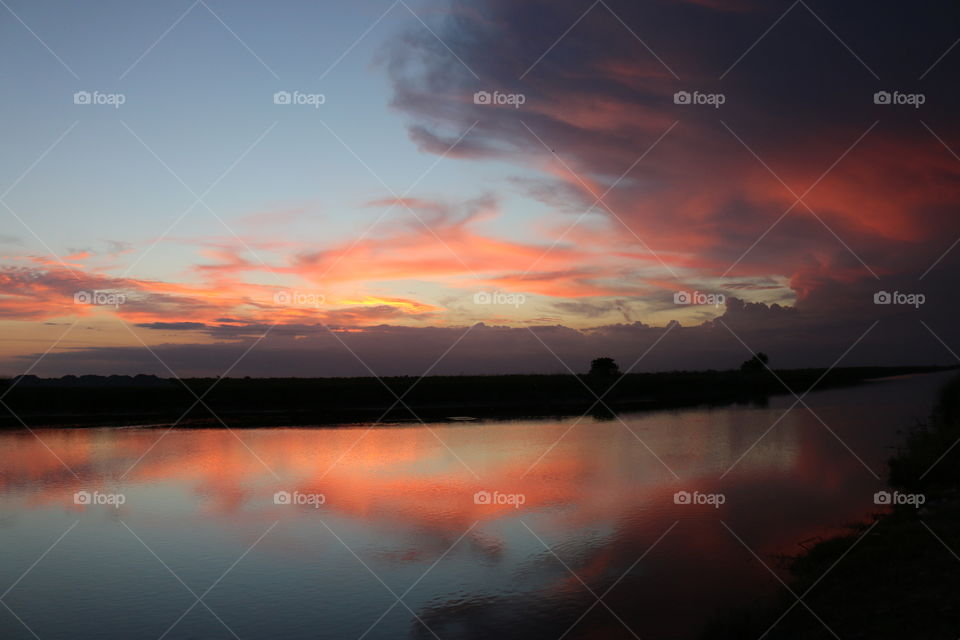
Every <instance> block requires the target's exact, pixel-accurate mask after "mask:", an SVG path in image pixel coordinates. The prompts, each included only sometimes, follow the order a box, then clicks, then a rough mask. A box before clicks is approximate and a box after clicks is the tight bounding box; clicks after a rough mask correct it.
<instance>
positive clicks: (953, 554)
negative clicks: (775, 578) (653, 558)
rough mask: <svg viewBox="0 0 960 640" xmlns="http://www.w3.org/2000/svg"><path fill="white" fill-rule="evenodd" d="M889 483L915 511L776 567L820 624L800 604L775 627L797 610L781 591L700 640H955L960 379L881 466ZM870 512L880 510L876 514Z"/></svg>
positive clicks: (861, 526)
mask: <svg viewBox="0 0 960 640" xmlns="http://www.w3.org/2000/svg"><path fill="white" fill-rule="evenodd" d="M908 426H909V425H905V427H908ZM888 482H889V485H890V487H889V489H888V490H887V493H889V494H892V493H893V492H899V493H900V494H901V495H907V496H922V497H923V498H922V503H921V504H919V506H917V504H911V503H903V504H893V506H892V510H890V511H889V512H884V513H878V514H876V515H875V516H874V517H873V520H872V521H871V522H863V523H855V524H852V525H850V526H849V532H848V533H847V534H844V535H840V536H837V537H834V538H830V539H827V540H823V541H820V542H818V543H816V544H814V545H813V546H811V547H810V548H809V550H808V551H806V552H805V553H803V554H802V555H800V556H797V557H789V558H781V563H782V564H785V565H786V567H787V568H789V570H790V574H791V576H792V580H791V581H790V582H789V583H788V584H789V588H790V589H791V590H792V591H793V592H794V593H796V594H797V595H798V596H802V597H803V602H804V603H805V604H806V606H808V607H809V608H810V610H812V611H814V612H816V615H817V616H819V617H820V618H821V619H822V622H821V621H818V620H817V619H816V618H815V617H814V616H813V615H812V614H811V613H810V611H809V610H807V609H806V607H805V606H803V605H799V604H798V605H796V606H794V607H793V608H792V610H790V612H789V613H788V614H786V615H785V616H783V618H782V619H780V620H779V621H778V618H780V617H781V616H782V615H783V614H784V612H786V611H788V609H790V608H791V606H792V605H794V604H795V602H796V598H794V597H793V596H791V595H790V594H789V593H788V592H787V590H786V589H783V588H782V587H781V588H780V594H781V596H780V597H779V598H778V600H777V601H776V602H775V603H774V604H772V605H770V606H761V607H757V608H754V609H744V610H739V611H734V612H729V613H728V614H726V615H725V616H723V617H721V618H720V619H718V620H717V621H716V622H715V623H714V624H712V625H711V626H710V627H709V628H708V629H707V631H706V632H705V633H704V634H703V638H704V639H705V640H707V639H709V640H726V639H733V638H737V639H740V638H759V637H761V636H762V637H765V638H771V639H774V640H780V639H784V640H785V639H795V638H804V639H809V640H820V639H827V638H835V637H840V638H872V639H879V640H888V639H889V640H894V639H897V640H900V639H902V638H925V639H928V640H940V639H942V640H955V639H956V638H957V634H958V629H960V596H958V595H957V594H960V557H958V555H957V554H960V376H958V377H955V378H953V379H952V380H951V381H950V382H948V383H947V384H946V385H945V386H944V387H943V389H942V390H941V391H940V394H939V397H938V399H937V402H936V405H935V407H934V409H933V411H932V413H931V416H930V418H929V419H928V420H927V421H926V422H924V423H922V424H918V425H915V426H914V427H913V428H912V429H909V432H908V434H907V437H906V440H905V442H904V443H903V445H902V447H901V448H900V450H899V451H898V452H897V453H896V454H895V455H894V456H893V457H892V458H891V459H890V460H889V475H888ZM913 502H914V503H916V502H917V501H916V500H914V501H913ZM877 511H878V512H880V511H886V510H885V508H884V507H883V506H878V507H877ZM837 524H842V523H837ZM824 623H825V624H824ZM827 627H829V630H828V629H827ZM834 634H836V635H834Z"/></svg>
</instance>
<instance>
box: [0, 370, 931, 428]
mask: <svg viewBox="0 0 960 640" xmlns="http://www.w3.org/2000/svg"><path fill="white" fill-rule="evenodd" d="M935 370H939V368H937V367H850V368H838V369H834V370H832V371H830V372H829V373H828V372H826V371H825V370H823V369H792V370H781V371H777V375H776V376H774V375H771V374H770V373H769V372H767V371H759V372H753V373H750V372H743V371H675V372H665V373H635V374H633V373H632V374H628V375H625V376H623V377H622V378H621V377H619V376H616V375H612V376H597V375H580V376H573V375H569V374H558V375H503V376H430V377H426V378H422V379H420V378H416V377H385V378H372V377H368V378H224V379H216V378H188V379H184V380H182V381H178V380H171V379H164V378H156V377H153V376H136V377H133V378H131V377H127V376H107V377H101V376H82V377H72V376H67V377H64V378H57V379H41V378H36V377H32V376H26V377H23V378H22V379H19V380H17V379H14V380H7V381H2V383H0V394H3V395H4V396H5V397H4V402H5V403H6V404H7V405H8V406H9V407H10V409H11V410H12V412H13V414H15V415H11V414H10V412H4V413H3V415H0V426H6V427H18V426H22V425H21V424H20V422H19V420H18V418H20V419H22V420H23V421H24V422H25V423H26V424H27V425H29V426H31V427H35V426H43V425H49V426H53V425H59V426H82V425H86V424H96V425H110V424H164V423H172V422H176V421H178V420H179V424H181V425H184V426H189V425H204V426H207V425H210V426H217V425H219V424H220V423H219V420H218V419H217V418H215V417H214V415H212V413H211V412H213V414H216V416H219V418H222V419H223V420H224V421H225V422H226V423H227V424H228V425H229V426H231V427H234V426H238V427H243V426H272V425H310V424H338V423H357V422H373V421H378V420H382V421H386V422H393V421H406V420H414V421H415V420H417V418H420V419H423V420H430V421H434V420H444V419H446V418H448V417H449V416H472V417H477V418H492V419H498V418H514V417H557V416H571V415H573V416H579V415H583V414H585V413H588V412H590V413H593V414H595V415H598V416H604V415H609V412H610V411H637V410H647V409H665V408H675V407H685V406H693V405H725V404H733V403H761V404H762V403H763V402H765V401H766V399H767V398H768V397H769V396H771V395H777V394H784V393H788V390H787V389H786V388H785V387H784V384H785V385H786V386H788V387H789V388H790V389H792V390H793V391H794V392H795V393H797V394H802V393H803V392H805V391H806V390H807V389H809V388H810V387H811V385H814V384H815V383H816V384H817V388H818V389H820V388H829V387H838V386H844V385H853V384H859V383H861V382H863V381H865V380H867V379H871V378H881V377H887V376H893V375H900V374H906V373H919V372H928V371H935ZM781 381H782V382H781ZM8 390H9V393H6V392H7V391H8ZM594 394H596V396H602V397H603V404H598V403H597V402H596V396H595V395H594ZM197 396H199V397H201V398H202V399H203V402H202V403H198V402H197V400H196V397H197ZM398 397H399V398H402V402H400V401H398V399H397V398H398Z"/></svg>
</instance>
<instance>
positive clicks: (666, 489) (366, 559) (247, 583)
mask: <svg viewBox="0 0 960 640" xmlns="http://www.w3.org/2000/svg"><path fill="white" fill-rule="evenodd" d="M949 375H950V374H931V375H923V376H912V377H905V378H899V379H893V380H886V381H881V382H874V383H869V384H866V385H863V386H860V387H856V388H851V389H842V390H831V391H824V392H816V393H813V394H811V395H809V396H807V398H806V399H805V401H806V402H807V403H808V404H809V406H810V408H811V409H812V411H811V410H808V409H806V408H803V407H802V406H801V407H797V408H794V409H793V410H792V411H790V412H788V413H786V415H784V412H785V411H786V409H787V408H788V407H790V405H791V404H793V403H794V401H795V400H794V398H792V397H781V398H775V399H772V400H771V401H770V404H769V406H766V407H755V406H750V407H748V406H735V407H727V408H720V409H690V410H682V411H673V412H657V413H648V414H632V415H624V416H621V419H622V421H621V419H615V420H606V421H599V420H596V419H593V418H586V419H583V420H575V419H569V420H530V421H510V422H502V423H460V424H452V425H451V424H430V425H425V426H424V425H417V426H390V427H376V428H368V427H349V428H346V427H344V428H328V429H301V428H296V429H292V428H291V429H286V428H273V429H255V430H238V431H235V432H231V431H227V430H206V429H204V430H173V431H169V432H167V431H165V430H164V429H147V428H126V429H56V430H37V431H36V436H38V437H39V439H38V437H34V435H31V434H30V433H27V432H25V431H7V432H2V433H0V491H2V493H0V550H2V555H0V590H2V591H6V593H5V594H3V596H2V597H0V604H5V605H6V607H7V608H3V607H0V637H2V638H9V639H11V640H19V639H21V638H23V639H30V638H35V637H38V638H40V639H41V640H58V639H68V638H69V639H76V638H98V639H110V638H124V639H127V638H148V639H153V640H156V639H157V638H161V637H163V638H243V639H244V640H247V639H258V638H263V639H268V638H290V639H301V638H302V639H307V638H371V639H372V638H406V637H413V638H439V639H442V640H455V639H464V638H471V639H472V638H484V639H485V640H488V639H489V638H490V637H491V636H492V637H497V638H527V639H529V638H549V639H550V640H556V639H557V638H560V637H567V638H635V637H642V638H644V639H645V640H646V639H648V638H690V637H695V636H696V634H697V632H698V630H699V629H700V628H701V626H702V625H703V624H704V623H705V622H706V621H708V620H711V619H712V618H713V617H714V616H715V615H717V613H718V612H722V611H724V610H727V609H728V608H730V607H734V606H742V605H745V604H749V603H751V602H754V601H755V600H756V599H758V598H765V597H769V596H770V595H772V594H775V593H776V592H777V590H778V589H783V587H782V586H780V585H779V583H778V582H777V581H776V579H775V578H774V577H773V576H772V575H771V573H770V572H769V571H768V568H767V567H765V566H764V564H762V563H765V564H766V565H767V566H769V567H770V569H771V570H773V571H777V572H780V571H781V570H780V568H779V567H778V566H777V564H776V562H775V556H776V555H777V554H780V553H796V552H798V551H799V550H800V548H801V547H800V545H801V544H805V543H807V542H808V541H810V540H811V539H814V538H816V537H817V536H822V535H827V534H829V533H831V532H836V531H837V528H838V527H840V526H842V525H844V524H846V523H849V522H852V521H855V520H858V519H861V518H865V517H867V516H868V515H869V514H870V513H871V512H875V511H877V510H878V507H876V506H875V505H874V504H873V493H874V492H875V491H877V490H878V489H880V488H882V486H883V482H882V478H883V477H884V474H885V472H886V470H885V468H884V463H885V460H886V459H887V458H888V457H889V456H890V455H891V454H892V452H893V449H892V447H893V446H894V445H895V444H896V443H897V442H898V441H899V439H900V438H901V435H902V434H900V433H898V431H899V430H903V429H905V428H909V427H910V426H911V425H913V424H914V423H915V422H916V420H918V419H923V418H924V417H925V416H926V415H927V413H928V412H929V408H930V404H931V402H932V401H933V398H934V393H935V391H936V389H937V388H938V386H939V385H940V384H942V382H943V381H944V380H945V379H946V378H947V377H949ZM771 427H772V428H771ZM765 433H766V435H764V434H765ZM678 491H686V492H688V493H690V494H691V495H694V496H696V495H699V499H700V500H704V501H706V500H712V502H714V503H716V502H719V501H721V500H722V501H723V504H720V505H716V504H709V503H704V504H677V503H676V501H675V498H674V495H675V493H676V492H678ZM76 492H87V493H88V494H90V495H91V496H93V497H92V498H91V501H97V500H99V501H104V502H107V503H105V504H76V502H75V497H74V494H75V493H76ZM277 492H286V493H281V494H280V495H279V497H275V496H276V494H277ZM478 492H480V494H479V496H478V495H477V494H478ZM484 492H485V493H484ZM694 492H698V494H695V493H694ZM487 494H489V495H490V496H491V500H490V501H489V502H496V501H498V500H499V501H502V502H503V503H502V504H490V503H486V500H485V498H486V495H487ZM81 495H82V494H81ZM287 495H290V496H291V499H290V502H291V503H296V502H299V503H300V504H285V503H284V502H285V497H286V496H287ZM117 496H120V497H119V498H117ZM709 496H721V497H720V498H716V497H714V498H710V497H709ZM694 499H696V498H694ZM278 500H279V502H280V503H279V504H278V502H277V501H278ZM81 501H82V500H81ZM119 501H122V502H123V504H120V505H117V504H113V503H115V502H119ZM754 553H756V554H757V556H758V557H759V560H758V558H757V557H754V555H753V554H754ZM761 562H762V563H761ZM781 575H782V573H781ZM797 611H798V612H800V608H799V607H798V608H797ZM791 615H794V614H791ZM797 615H805V614H804V613H803V612H800V613H797ZM34 634H35V635H34Z"/></svg>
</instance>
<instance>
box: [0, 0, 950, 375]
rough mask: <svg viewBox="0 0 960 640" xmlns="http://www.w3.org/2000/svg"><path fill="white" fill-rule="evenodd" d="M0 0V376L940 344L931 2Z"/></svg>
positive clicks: (676, 365) (527, 364)
mask: <svg viewBox="0 0 960 640" xmlns="http://www.w3.org/2000/svg"><path fill="white" fill-rule="evenodd" d="M0 5H2V6H0V77H2V81H3V86H4V88H5V90H4V100H3V101H2V102H0V131H2V133H0V138H2V140H3V153H2V154H0V220H2V223H0V374H2V375H17V374H20V373H24V372H25V371H29V372H31V373H33V374H37V375H62V374H84V373H99V374H108V373H122V374H135V373H154V374H158V375H164V376H168V375H184V376H186V375H219V374H222V373H224V372H225V371H229V372H230V375H369V374H371V373H374V374H377V375H386V374H408V375H421V374H423V373H425V372H427V371H430V372H432V373H472V372H481V373H496V372H525V371H544V372H547V371H552V372H564V371H567V370H568V369H572V370H576V371H582V370H584V369H585V368H586V366H587V365H588V363H589V360H590V358H592V357H596V356H598V355H609V356H612V357H615V358H616V359H617V360H618V362H620V363H621V366H622V367H623V368H626V367H628V366H630V365H632V364H633V363H634V362H635V361H636V360H638V359H639V358H641V357H642V358H643V359H642V361H640V362H639V363H638V364H637V365H636V369H635V370H638V371H645V370H664V369H692V368H708V367H713V368H727V367H735V366H737V365H738V364H739V362H740V361H741V360H743V359H745V358H747V357H749V355H750V354H749V350H750V349H753V350H763V351H766V352H768V353H770V355H771V358H772V364H773V365H774V366H783V367H787V366H830V365H831V364H833V363H835V362H837V361H838V360H842V363H843V364H951V363H955V362H957V360H958V358H957V356H956V355H955V354H956V353H960V325H958V323H957V322H956V318H957V313H958V311H960V304H958V302H957V298H958V295H960V294H958V292H957V289H956V282H957V277H956V276H957V274H958V267H960V247H955V244H956V243H957V241H958V239H960V157H958V154H960V122H958V120H957V118H956V113H957V110H958V107H960V91H958V83H957V77H958V73H960V47H955V45H956V44H957V42H958V38H960V7H956V6H947V4H946V3H936V2H929V3H920V5H918V4H917V3H910V4H904V3H894V2H866V1H863V2H846V3H842V5H840V4H838V3H829V2H823V1H818V0H811V1H809V2H803V1H798V2H789V1H787V2H779V1H778V2H767V1H761V0H756V1H753V0H689V1H687V2H683V1H676V0H645V1H643V2H635V1H632V0H598V1H597V2H593V1H592V0H576V1H574V0H523V1H517V0H472V1H456V0H453V1H434V0H428V1H426V2H422V1H414V0H409V1H407V2H404V1H403V0H397V1H396V2H393V3H391V2H389V1H387V0H380V1H373V0H357V1H355V2H319V3H318V2H305V1H299V0H283V1H281V2H276V3H253V2H226V1H224V0H197V2H192V1H191V0H183V1H180V0H178V1H176V2H165V3H148V2H119V1H114V0H104V1H101V2H96V3H78V2H66V1H64V2H53V1H51V2H43V3H35V2H28V1H25V0H3V2H0ZM921 5H927V6H926V7H924V6H921ZM902 43H907V44H902ZM278 92H279V94H278ZM283 92H286V93H283ZM478 92H479V93H478ZM678 92H681V93H679V94H678ZM682 92H687V93H682ZM878 92H879V93H878ZM688 94H689V95H690V96H691V100H690V102H692V103H689V104H688V103H685V96H686V95H688ZM286 95H289V97H290V102H292V103H293V104H285V103H284V102H285V96H286ZM487 95H489V96H490V97H491V100H490V102H491V103H487V101H486V99H485V96H487ZM887 96H889V101H888V100H887ZM88 97H89V101H90V103H89V104H88V103H86V101H87V98H88ZM498 100H499V101H500V102H501V103H500V104H492V102H497V101H498ZM98 101H99V102H100V103H99V104H97V102H98ZM697 101H699V102H700V103H697ZM296 102H301V103H300V104H296ZM117 103H121V104H117ZM94 292H96V295H92V294H94ZM694 292H696V293H697V295H696V296H694V295H693V293H694ZM879 292H888V293H890V294H891V303H890V304H876V303H875V297H876V295H877V294H878V293H879ZM87 294H91V296H88V295H87ZM894 294H896V295H894ZM85 296H86V297H85ZM91 297H92V300H93V302H94V304H89V303H88V302H89V300H88V298H91ZM690 298H693V302H703V303H704V304H685V302H686V301H687V300H688V299H690ZM879 301H880V302H883V301H884V298H883V297H882V296H881V297H880V298H879ZM848 350H849V352H848Z"/></svg>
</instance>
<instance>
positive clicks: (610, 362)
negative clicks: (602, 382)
mask: <svg viewBox="0 0 960 640" xmlns="http://www.w3.org/2000/svg"><path fill="white" fill-rule="evenodd" d="M590 375H591V376H597V377H603V378H609V377H612V376H618V375H620V367H618V366H617V363H616V362H615V361H614V359H613V358H594V359H593V361H591V362H590Z"/></svg>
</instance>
